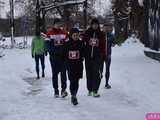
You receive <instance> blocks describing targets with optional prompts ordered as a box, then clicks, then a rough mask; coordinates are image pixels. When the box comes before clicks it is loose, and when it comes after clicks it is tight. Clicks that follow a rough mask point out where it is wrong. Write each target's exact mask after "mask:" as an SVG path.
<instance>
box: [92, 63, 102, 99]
mask: <svg viewBox="0 0 160 120" xmlns="http://www.w3.org/2000/svg"><path fill="white" fill-rule="evenodd" d="M92 69H93V78H94V79H93V91H94V93H95V94H94V97H99V96H100V95H99V94H98V90H99V86H100V83H101V78H100V74H99V70H100V61H99V60H95V61H94V65H93V68H92Z"/></svg>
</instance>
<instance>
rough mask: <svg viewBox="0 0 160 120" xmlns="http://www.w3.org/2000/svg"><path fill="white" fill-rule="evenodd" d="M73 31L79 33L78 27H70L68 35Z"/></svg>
mask: <svg viewBox="0 0 160 120" xmlns="http://www.w3.org/2000/svg"><path fill="white" fill-rule="evenodd" d="M73 33H79V30H78V28H71V30H70V32H69V35H70V36H72V34H73Z"/></svg>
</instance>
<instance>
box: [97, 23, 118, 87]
mask: <svg viewBox="0 0 160 120" xmlns="http://www.w3.org/2000/svg"><path fill="white" fill-rule="evenodd" d="M104 32H105V33H106V55H105V56H104V57H103V61H102V64H101V69H100V73H101V78H102V77H103V66H104V63H105V65H106V67H105V68H106V73H105V88H106V89H111V85H110V84H109V78H110V65H111V54H112V46H113V45H114V44H115V37H114V35H113V33H112V32H113V25H112V24H111V23H110V24H105V25H104Z"/></svg>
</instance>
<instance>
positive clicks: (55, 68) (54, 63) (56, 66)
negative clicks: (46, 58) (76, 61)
mask: <svg viewBox="0 0 160 120" xmlns="http://www.w3.org/2000/svg"><path fill="white" fill-rule="evenodd" d="M50 63H51V69H52V85H53V88H54V90H55V93H58V92H59V86H58V74H59V73H60V76H61V91H65V90H66V87H67V77H66V64H65V62H64V61H63V60H57V59H54V58H53V57H52V56H50Z"/></svg>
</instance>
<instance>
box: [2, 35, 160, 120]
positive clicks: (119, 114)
mask: <svg viewBox="0 0 160 120" xmlns="http://www.w3.org/2000/svg"><path fill="white" fill-rule="evenodd" d="M17 39H20V38H17ZM135 41H136V40H135V39H133V38H130V39H128V40H127V41H126V42H125V43H124V44H123V45H122V46H121V47H118V46H115V47H114V48H113V54H112V64H111V78H110V84H111V85H112V89H110V90H106V89H104V78H103V79H102V82H101V86H100V90H99V93H100V94H101V97H100V98H93V97H88V96H87V89H86V77H85V74H84V77H83V79H82V80H80V88H79V92H78V100H79V105H78V106H73V105H71V103H70V96H68V97H67V98H65V99H62V98H58V99H55V98H54V96H53V95H54V94H53V89H52V81H51V68H50V63H49V60H48V57H47V58H46V78H45V79H40V80H29V79H27V78H28V77H34V76H35V70H34V60H33V59H32V58H31V50H30V48H27V49H6V50H5V51H4V53H5V56H4V57H2V58H0V120H145V115H146V113H148V112H160V102H159V101H160V93H159V92H160V87H159V86H160V77H159V75H160V71H159V70H160V63H159V62H157V61H155V60H152V59H150V58H147V57H146V56H145V55H144V53H143V50H144V48H143V45H142V44H141V43H139V42H135ZM84 73H85V72H84ZM68 85H69V81H68ZM68 92H69V90H68Z"/></svg>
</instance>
